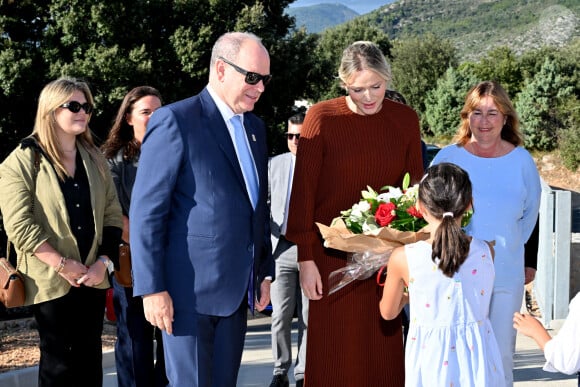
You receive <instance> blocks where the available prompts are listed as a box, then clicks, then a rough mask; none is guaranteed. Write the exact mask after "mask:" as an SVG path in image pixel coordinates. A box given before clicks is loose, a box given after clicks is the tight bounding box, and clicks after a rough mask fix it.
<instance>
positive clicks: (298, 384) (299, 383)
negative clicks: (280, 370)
mask: <svg viewBox="0 0 580 387" xmlns="http://www.w3.org/2000/svg"><path fill="white" fill-rule="evenodd" d="M296 387H304V379H300V380H297V381H296Z"/></svg>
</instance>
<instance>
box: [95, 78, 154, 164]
mask: <svg viewBox="0 0 580 387" xmlns="http://www.w3.org/2000/svg"><path fill="white" fill-rule="evenodd" d="M148 95H152V96H155V97H157V98H159V100H160V101H163V100H162V99H161V93H159V91H157V89H156V88H154V87H151V86H138V87H136V88H134V89H133V90H131V91H130V92H128V93H127V95H125V98H123V102H122V103H121V106H120V107H119V111H117V117H116V118H115V121H114V122H113V126H112V127H111V130H110V131H109V135H108V137H107V141H105V143H104V144H103V146H102V147H101V149H102V151H103V153H104V154H105V157H106V158H107V159H112V158H114V157H115V156H116V155H117V153H119V150H120V149H123V158H124V159H125V160H130V161H131V160H134V159H135V158H136V157H137V156H138V155H139V152H140V150H141V143H139V142H138V141H135V139H134V138H135V133H134V132H133V127H132V126H131V125H129V124H128V123H127V115H129V114H131V111H132V110H133V105H134V104H135V102H137V101H139V100H140V99H141V98H143V97H147V96H148Z"/></svg>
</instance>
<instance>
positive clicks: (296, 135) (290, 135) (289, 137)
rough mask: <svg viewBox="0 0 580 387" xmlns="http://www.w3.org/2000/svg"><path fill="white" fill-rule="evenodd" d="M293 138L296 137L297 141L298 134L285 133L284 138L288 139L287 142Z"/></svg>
mask: <svg viewBox="0 0 580 387" xmlns="http://www.w3.org/2000/svg"><path fill="white" fill-rule="evenodd" d="M294 137H296V139H297V140H299V139H300V133H286V138H288V141H292V140H294Z"/></svg>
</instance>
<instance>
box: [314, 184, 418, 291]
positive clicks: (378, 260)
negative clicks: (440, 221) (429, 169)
mask: <svg viewBox="0 0 580 387" xmlns="http://www.w3.org/2000/svg"><path fill="white" fill-rule="evenodd" d="M409 183H410V176H409V174H408V173H407V174H405V177H404V179H403V185H402V187H401V188H397V187H392V186H386V187H383V188H381V191H385V192H383V193H378V192H376V191H375V190H373V189H372V188H371V187H368V186H367V189H366V190H364V191H362V192H361V194H362V198H361V200H360V201H359V202H358V203H356V204H354V205H353V206H352V207H351V208H350V209H348V210H345V211H341V216H340V217H339V218H335V219H334V220H333V222H332V224H331V225H330V226H325V225H322V224H320V223H317V226H318V228H319V230H320V232H321V234H322V236H323V238H324V245H325V247H330V248H334V249H338V250H342V251H346V252H351V253H353V254H351V255H350V256H349V262H348V264H347V265H346V266H345V267H344V268H341V269H339V270H335V271H334V272H332V273H331V274H330V276H329V283H330V290H329V294H332V293H334V292H336V291H337V290H339V289H342V288H343V287H344V286H346V285H348V284H349V283H351V282H353V281H354V280H356V279H367V278H369V277H370V276H371V275H372V274H373V273H375V272H376V271H377V270H379V269H380V268H381V267H383V266H384V265H386V263H387V262H388V259H389V256H390V255H391V252H392V251H393V249H394V248H395V247H398V246H402V245H405V244H408V243H413V242H417V241H419V240H425V239H428V238H429V232H428V230H427V229H426V228H425V226H426V225H427V222H426V221H425V219H423V216H422V215H421V214H420V213H419V211H417V209H416V207H415V204H416V202H417V195H418V190H419V185H417V184H416V185H414V186H412V187H409Z"/></svg>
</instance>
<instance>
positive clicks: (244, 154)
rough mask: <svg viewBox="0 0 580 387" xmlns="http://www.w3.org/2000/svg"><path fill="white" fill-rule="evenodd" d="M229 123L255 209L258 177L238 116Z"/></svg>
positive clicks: (251, 287)
mask: <svg viewBox="0 0 580 387" xmlns="http://www.w3.org/2000/svg"><path fill="white" fill-rule="evenodd" d="M230 121H231V122H232V125H233V126H234V140H235V142H236V148H237V150H238V157H239V159H240V164H241V167H242V172H243V174H244V177H245V179H246V184H247V189H248V193H249V194H250V198H251V200H252V205H253V207H254V208H256V203H257V202H258V177H257V176H256V169H255V168H254V161H253V159H252V155H251V154H250V148H249V147H248V142H247V140H246V131H245V130H244V126H243V125H242V119H241V117H240V116H238V115H235V116H233V117H232V118H231V119H230ZM253 262H254V260H253V259H252V264H251V265H252V266H251V269H250V281H249V285H248V305H249V307H250V310H251V311H252V314H253V313H254V263H253Z"/></svg>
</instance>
